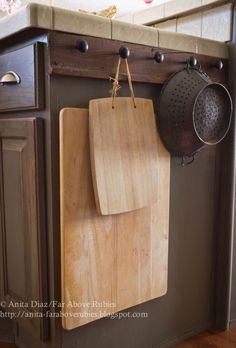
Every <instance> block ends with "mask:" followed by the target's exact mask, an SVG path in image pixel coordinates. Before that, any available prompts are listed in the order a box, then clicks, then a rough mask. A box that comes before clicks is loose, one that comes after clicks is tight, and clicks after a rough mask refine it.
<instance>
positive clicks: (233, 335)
mask: <svg viewBox="0 0 236 348" xmlns="http://www.w3.org/2000/svg"><path fill="white" fill-rule="evenodd" d="M235 347H236V328H233V329H230V330H227V331H219V330H208V331H205V332H203V333H201V334H199V335H197V336H195V337H193V338H191V339H189V340H186V341H184V342H182V343H179V344H177V345H175V346H174V348H235Z"/></svg>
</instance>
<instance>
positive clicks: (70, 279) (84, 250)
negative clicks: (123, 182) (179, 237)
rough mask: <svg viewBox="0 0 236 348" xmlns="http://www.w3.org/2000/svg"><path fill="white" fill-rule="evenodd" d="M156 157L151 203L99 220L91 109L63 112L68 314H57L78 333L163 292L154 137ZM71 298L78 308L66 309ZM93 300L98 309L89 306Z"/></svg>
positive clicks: (165, 208)
mask: <svg viewBox="0 0 236 348" xmlns="http://www.w3.org/2000/svg"><path fill="white" fill-rule="evenodd" d="M158 157H159V160H158V161H159V162H158V164H159V166H158V186H159V190H158V196H157V202H156V203H155V204H153V205H152V206H151V207H148V208H143V209H140V210H136V211H134V212H129V213H125V214H118V215H113V216H101V215H99V214H98V213H97V210H96V205H95V198H94V191H93V185H92V174H91V166H90V156H89V112H88V110H87V109H63V110H62V111H61V114H60V203H61V272H62V274H61V279H62V283H61V286H62V302H64V303H65V307H64V308H62V312H63V314H66V313H69V315H68V316H67V317H66V316H63V317H62V325H63V328H65V329H73V328H76V327H78V326H81V325H83V324H86V323H89V322H91V321H94V320H96V319H99V318H101V317H104V316H106V315H108V314H109V313H114V312H117V311H121V310H123V309H125V308H129V307H132V306H134V305H136V304H139V303H142V302H145V301H148V300H150V299H153V298H156V297H159V296H162V295H164V294H165V293H166V291H167V268H168V232H169V184H170V156H169V154H168V152H167V151H166V150H165V149H164V147H163V146H162V144H161V142H160V139H159V137H158ZM70 301H72V302H73V301H74V302H75V304H76V303H77V304H78V305H79V304H80V306H72V307H71V306H70V305H71V302H70ZM94 301H95V302H96V303H100V304H101V306H100V307H96V306H95V307H93V303H94ZM103 301H104V302H106V303H108V304H109V305H111V304H114V305H113V306H112V307H109V306H106V304H105V303H103ZM87 304H88V305H89V307H88V306H87Z"/></svg>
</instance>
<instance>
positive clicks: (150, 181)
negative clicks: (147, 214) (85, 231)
mask: <svg viewBox="0 0 236 348" xmlns="http://www.w3.org/2000/svg"><path fill="white" fill-rule="evenodd" d="M135 103H136V108H135V107H134V103H133V99H132V98H123V97H122V98H115V104H114V108H112V98H102V99H95V100H91V101H90V103H89V136H90V153H91V166H92V176H93V187H94V193H95V199H96V206H97V210H98V212H99V213H100V214H102V215H111V214H118V213H123V212H128V211H132V210H136V209H140V208H143V207H146V206H148V205H150V204H152V203H154V202H156V199H157V191H158V142H157V129H156V123H155V115H154V110H153V103H152V100H149V99H143V98H135Z"/></svg>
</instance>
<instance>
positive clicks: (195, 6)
mask: <svg viewBox="0 0 236 348" xmlns="http://www.w3.org/2000/svg"><path fill="white" fill-rule="evenodd" d="M226 2H227V1H226ZM232 11H233V4H232V2H231V1H228V3H225V1H224V2H222V1H219V0H191V1H186V0H172V1H170V2H167V3H165V4H162V5H158V6H154V7H152V8H150V9H146V10H143V11H140V12H136V13H132V14H128V15H126V16H122V17H121V18H119V19H120V20H122V21H125V22H129V23H133V24H144V25H151V26H154V27H156V28H158V29H160V30H166V31H171V32H179V33H184V34H188V35H194V36H199V37H203V38H207V39H212V40H217V41H224V42H226V41H230V40H231V32H232Z"/></svg>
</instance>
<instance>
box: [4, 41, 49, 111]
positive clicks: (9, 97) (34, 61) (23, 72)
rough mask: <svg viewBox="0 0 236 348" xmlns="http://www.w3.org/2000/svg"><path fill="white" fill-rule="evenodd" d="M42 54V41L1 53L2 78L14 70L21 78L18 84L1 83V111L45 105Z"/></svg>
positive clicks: (35, 107)
mask: <svg viewBox="0 0 236 348" xmlns="http://www.w3.org/2000/svg"><path fill="white" fill-rule="evenodd" d="M42 55H43V45H42V44H41V43H34V44H31V45H28V46H25V47H23V48H20V49H17V50H15V51H12V52H8V53H5V54H2V55H0V78H1V77H2V76H4V75H5V74H6V72H7V71H14V72H16V73H17V74H18V75H19V76H20V79H21V82H20V84H17V85H0V113H1V112H8V111H15V110H19V111H20V110H31V109H40V108H42V107H43V102H44V100H43V73H42V70H43V69H42V67H43V60H42V59H43V56H42Z"/></svg>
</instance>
